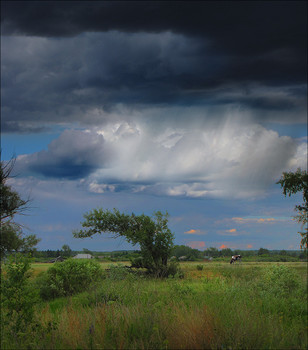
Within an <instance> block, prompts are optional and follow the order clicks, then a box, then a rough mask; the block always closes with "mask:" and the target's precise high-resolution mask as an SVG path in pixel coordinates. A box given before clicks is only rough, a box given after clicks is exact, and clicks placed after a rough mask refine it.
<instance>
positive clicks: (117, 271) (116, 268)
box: [108, 264, 129, 281]
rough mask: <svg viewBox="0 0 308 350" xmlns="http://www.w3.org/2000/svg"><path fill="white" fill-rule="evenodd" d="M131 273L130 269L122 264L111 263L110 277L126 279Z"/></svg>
mask: <svg viewBox="0 0 308 350" xmlns="http://www.w3.org/2000/svg"><path fill="white" fill-rule="evenodd" d="M128 275H129V271H128V269H127V268H126V267H125V266H122V265H119V264H118V265H109V268H108V278H110V279H112V280H116V281H117V280H124V279H125V278H126V277H127V276H128Z"/></svg>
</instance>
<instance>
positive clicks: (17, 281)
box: [1, 255, 38, 337]
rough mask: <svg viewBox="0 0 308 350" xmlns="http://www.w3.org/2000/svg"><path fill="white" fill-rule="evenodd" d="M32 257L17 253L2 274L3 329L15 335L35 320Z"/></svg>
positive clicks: (35, 296) (35, 300)
mask: <svg viewBox="0 0 308 350" xmlns="http://www.w3.org/2000/svg"><path fill="white" fill-rule="evenodd" d="M30 275H31V274H30V259H29V258H26V257H23V256H21V255H17V256H16V257H15V259H14V258H13V257H12V258H10V259H9V261H8V263H7V264H6V265H5V266H4V273H3V274H1V322H2V327H5V331H4V328H2V331H4V332H5V333H6V332H8V333H10V334H11V335H13V336H14V337H19V335H20V334H21V332H25V329H26V328H27V327H28V326H30V325H32V323H33V322H34V305H35V303H36V302H37V297H38V296H37V294H36V292H35V289H34V288H33V287H32V285H31V284H30V283H29V279H28V277H30Z"/></svg>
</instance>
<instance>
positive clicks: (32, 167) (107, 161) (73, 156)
mask: <svg viewBox="0 0 308 350" xmlns="http://www.w3.org/2000/svg"><path fill="white" fill-rule="evenodd" d="M306 157H307V151H306V149H305V147H303V146H302V145H297V144H296V143H295V142H294V140H293V139H291V138H290V137H280V136H279V135H278V134H277V133H276V132H274V131H271V130H267V129H265V128H264V127H262V126H260V125H257V124H247V125H245V123H241V122H238V123H235V121H234V119H232V122H231V121H230V120H228V119H226V120H225V123H223V124H221V125H220V126H219V127H217V126H216V127H213V126H212V125H211V126H209V127H208V128H202V129H199V128H198V127H197V126H191V127H190V128H186V129H181V128H179V129H172V128H167V129H163V130H160V132H159V133H158V132H156V133H153V130H152V129H151V128H150V127H149V126H148V125H145V124H136V123H127V122H123V123H116V124H108V125H106V126H105V127H104V128H92V129H86V130H65V131H64V132H63V133H62V134H61V135H60V136H59V138H57V139H55V140H53V141H52V142H51V143H50V144H49V147H48V149H47V150H43V151H40V152H37V153H34V154H29V155H21V156H19V157H18V159H17V164H16V167H17V171H18V172H19V173H23V174H30V175H35V176H44V177H49V178H61V179H70V180H79V181H82V182H83V183H84V184H86V185H87V186H88V189H89V191H90V192H93V193H104V192H107V191H109V192H115V191H128V192H133V193H138V192H143V193H150V194H156V195H168V196H183V197H195V198H197V197H215V198H225V197H230V198H243V197H251V196H260V195H263V194H264V192H265V191H266V189H267V188H268V186H270V185H271V184H273V183H274V181H275V179H277V177H280V175H281V172H282V171H283V170H285V169H288V168H290V167H291V166H293V167H295V168H296V167H297V166H302V167H305V159H306Z"/></svg>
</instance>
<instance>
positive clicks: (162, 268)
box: [73, 209, 174, 276]
mask: <svg viewBox="0 0 308 350" xmlns="http://www.w3.org/2000/svg"><path fill="white" fill-rule="evenodd" d="M84 217H85V219H86V220H85V221H84V222H83V223H82V226H83V227H85V228H86V229H85V230H80V231H75V232H73V235H74V237H76V238H85V237H91V236H92V235H94V234H96V233H102V232H109V233H112V234H113V235H114V236H115V237H119V236H122V237H125V238H126V240H127V241H128V242H129V243H132V244H133V245H136V244H138V245H139V246H140V250H141V257H142V263H140V261H139V265H140V267H144V268H146V269H148V270H149V272H151V273H153V274H155V275H157V276H162V275H164V274H165V273H166V269H167V265H168V258H169V257H170V255H171V251H172V247H173V239H174V236H173V234H172V233H171V231H170V230H169V228H168V213H166V214H162V213H161V212H159V211H158V212H155V213H154V217H153V218H151V217H149V216H147V215H144V214H142V215H135V214H134V213H132V214H131V215H126V214H124V213H120V212H119V211H118V210H117V209H114V210H113V212H110V211H109V210H105V211H104V210H102V209H94V210H93V211H92V212H90V213H88V214H85V215H84Z"/></svg>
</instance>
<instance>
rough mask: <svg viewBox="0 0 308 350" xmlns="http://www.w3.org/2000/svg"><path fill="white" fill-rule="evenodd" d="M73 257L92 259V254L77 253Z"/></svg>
mask: <svg viewBox="0 0 308 350" xmlns="http://www.w3.org/2000/svg"><path fill="white" fill-rule="evenodd" d="M73 259H94V256H92V255H91V254H77V255H76V256H74V257H73Z"/></svg>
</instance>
